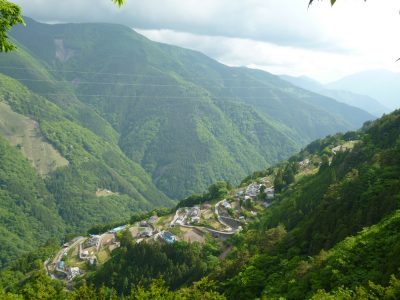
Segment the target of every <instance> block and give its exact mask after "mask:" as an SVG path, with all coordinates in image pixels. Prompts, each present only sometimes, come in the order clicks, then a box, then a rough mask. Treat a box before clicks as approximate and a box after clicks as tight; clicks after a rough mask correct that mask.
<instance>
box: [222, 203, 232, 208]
mask: <svg viewBox="0 0 400 300" xmlns="http://www.w3.org/2000/svg"><path fill="white" fill-rule="evenodd" d="M222 206H223V207H225V208H226V209H230V208H232V205H231V204H230V203H229V202H228V201H224V202H222Z"/></svg>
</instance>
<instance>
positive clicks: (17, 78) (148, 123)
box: [0, 18, 374, 257]
mask: <svg viewBox="0 0 400 300" xmlns="http://www.w3.org/2000/svg"><path fill="white" fill-rule="evenodd" d="M25 21H26V23H27V26H26V27H23V26H20V27H17V28H15V29H13V30H12V32H11V36H12V37H13V39H14V40H15V42H16V43H17V45H18V47H19V48H18V50H17V51H15V52H13V53H10V54H1V55H0V72H1V73H2V74H3V75H1V81H0V95H1V98H0V99H1V102H2V106H1V109H2V112H3V113H4V114H7V118H9V119H10V120H16V119H18V120H25V121H24V122H25V123H24V124H25V125H24V126H22V127H21V128H10V126H11V124H12V122H7V123H4V124H2V126H0V129H1V130H2V132H1V134H2V136H4V137H5V138H6V139H7V140H5V139H4V140H2V141H1V142H2V144H4V147H3V148H4V149H6V150H4V151H5V152H7V153H11V154H9V159H10V161H15V163H16V164H18V165H21V167H20V168H19V169H17V170H16V171H18V172H16V173H15V172H14V171H13V170H12V168H11V167H10V165H7V166H5V167H7V168H6V169H5V171H4V172H3V173H1V174H0V175H1V176H3V177H2V178H1V182H6V184H5V185H2V187H1V189H2V191H3V192H5V193H8V194H9V197H8V198H9V202H10V203H13V201H14V202H15V201H17V200H16V199H18V198H19V197H22V199H24V201H22V202H18V201H17V202H18V203H19V204H18V205H7V206H5V208H4V209H5V212H6V214H7V215H8V219H9V220H11V221H8V225H7V226H5V227H2V228H1V230H2V231H3V232H6V233H7V234H8V236H10V237H12V238H10V239H8V238H7V239H5V240H4V243H2V246H1V247H2V248H1V251H2V252H5V253H6V255H5V256H8V257H9V256H10V255H17V254H18V253H17V252H15V248H14V246H13V243H11V242H10V241H11V240H18V241H19V244H21V245H23V244H24V242H27V241H28V242H29V243H30V244H31V245H32V246H35V245H38V244H39V243H40V241H43V240H44V239H45V237H46V238H48V237H49V234H50V237H59V236H61V235H62V234H63V233H65V232H82V231H84V230H86V229H87V228H88V227H90V226H92V225H94V224H98V223H104V222H112V221H115V220H121V219H123V218H126V217H128V216H129V215H130V214H131V213H132V212H134V211H140V210H148V209H150V208H152V207H155V206H172V205H173V203H174V201H173V200H171V199H180V198H183V197H185V196H188V195H190V194H192V193H197V192H202V191H204V190H205V189H206V188H207V187H208V185H210V184H211V183H213V182H215V181H217V180H221V179H223V180H227V181H230V182H232V183H238V181H239V180H240V179H242V178H243V177H245V176H246V175H248V174H249V173H251V172H252V171H254V170H257V169H263V168H265V167H267V166H268V165H271V164H273V163H276V162H278V161H280V160H282V159H285V158H287V157H289V156H290V155H291V154H293V153H294V152H295V151H297V150H299V149H300V148H301V147H303V146H304V145H305V144H306V143H308V142H310V141H312V140H314V139H316V138H319V137H322V136H325V135H327V134H333V133H336V132H338V131H342V132H344V131H347V130H352V129H357V128H359V127H360V126H361V125H362V124H363V123H364V122H365V121H367V120H371V119H374V116H373V115H371V114H369V113H367V112H366V111H364V110H361V109H359V108H356V107H352V106H348V105H346V104H343V103H340V102H337V101H336V100H334V99H332V98H328V97H325V96H322V95H319V94H316V93H313V92H310V91H307V90H304V89H301V88H298V87H296V86H294V85H292V84H290V83H288V82H286V81H284V80H282V79H280V78H279V77H278V76H274V75H272V74H269V73H266V72H263V71H258V70H251V69H246V68H232V67H227V66H225V65H223V64H220V63H218V62H216V61H215V60H212V59H210V58H208V57H207V56H205V55H203V54H201V53H199V52H195V51H191V50H186V49H182V48H178V47H174V46H169V45H165V44H159V43H155V42H152V41H150V40H148V39H146V38H144V37H143V36H141V35H139V34H137V33H136V32H134V31H133V30H131V29H130V28H128V27H124V26H120V25H111V24H58V25H48V24H41V23H38V22H35V21H34V20H31V19H29V18H26V19H25ZM32 128H33V129H34V130H33V129H32ZM32 130H33V131H32ZM29 132H33V133H32V134H30V133H29ZM22 136H23V138H22ZM11 145H13V146H14V147H16V148H18V149H21V150H22V151H14V150H11V148H12V146H11ZM41 145H43V147H42V146H41ZM46 149H51V150H49V151H51V152H52V153H53V154H54V155H53V156H52V157H53V158H52V162H51V164H45V166H43V164H42V163H41V161H43V160H47V159H48V153H49V151H47V150H46ZM24 156H25V158H28V159H29V160H30V161H31V164H28V163H27V162H26V161H25V162H24V159H25V158H24ZM10 164H11V163H10ZM32 166H33V167H35V168H36V169H33V167H32ZM13 172H14V173H15V174H14V173H13ZM35 172H36V174H42V176H36V175H35V176H34V178H33V179H32V180H34V181H33V183H34V185H35V189H33V188H32V187H31V186H29V185H26V184H24V182H25V181H21V178H23V177H21V176H20V175H19V173H24V174H25V176H28V175H29V174H35ZM10 174H13V175H12V176H10ZM28 177H29V176H28ZM27 182H29V180H28V181H27ZM16 185H18V186H20V190H21V191H26V192H24V194H23V196H20V194H18V193H20V192H21V191H19V192H18V193H16V192H15V191H14V190H13V189H12V188H11V187H15V186H16ZM29 190H32V191H34V194H35V197H34V198H35V201H38V203H37V204H35V203H33V202H32V201H31V199H30V198H29V197H28V196H27V195H28V194H29V193H28V191H29ZM104 191H105V193H106V194H107V193H108V194H107V195H108V197H104V196H102V195H103V192H104ZM10 199H11V200H10ZM13 199H14V200H13ZM44 208H46V209H50V210H51V214H52V215H53V216H54V217H53V218H52V219H47V218H44V217H43V216H44V215H46V214H47V212H46V211H45V210H44ZM10 216H12V217H10ZM27 216H30V217H31V216H33V217H34V218H35V221H34V222H35V223H36V224H37V226H36V227H32V228H46V227H47V226H53V225H52V224H56V225H54V226H56V227H55V228H59V230H58V229H55V230H54V232H52V233H46V236H45V237H43V239H42V240H35V241H32V239H31V238H32V234H33V233H32V232H31V231H29V230H25V229H21V226H28V225H26V224H25V223H23V222H20V220H21V219H23V218H26V217H27ZM51 220H53V221H51ZM49 222H50V223H49ZM24 224H25V225H24ZM35 230H36V229H35ZM37 231H38V232H40V230H39V229H38V230H37ZM19 250H20V251H22V250H25V249H24V248H23V247H21V248H19Z"/></svg>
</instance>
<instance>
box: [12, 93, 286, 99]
mask: <svg viewBox="0 0 400 300" xmlns="http://www.w3.org/2000/svg"><path fill="white" fill-rule="evenodd" d="M7 92H8V93H10V94H11V95H21V96H26V93H14V92H10V91H7ZM34 94H36V95H39V96H42V97H48V96H52V97H63V96H76V97H78V98H79V97H107V98H132V99H141V98H150V99H189V100H190V99H204V98H209V99H223V100H229V99H232V100H233V99H234V100H240V99H268V98H271V97H246V96H241V97H233V96H221V97H219V96H213V95H193V96H157V95H155V96H149V95H144V96H141V95H129V96H128V95H121V96H119V95H105V94H73V93H71V94H68V93H62V94H61V93H35V92H34ZM287 98H289V97H287ZM279 99H282V97H280V98H279Z"/></svg>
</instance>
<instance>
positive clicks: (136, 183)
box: [0, 75, 173, 260]
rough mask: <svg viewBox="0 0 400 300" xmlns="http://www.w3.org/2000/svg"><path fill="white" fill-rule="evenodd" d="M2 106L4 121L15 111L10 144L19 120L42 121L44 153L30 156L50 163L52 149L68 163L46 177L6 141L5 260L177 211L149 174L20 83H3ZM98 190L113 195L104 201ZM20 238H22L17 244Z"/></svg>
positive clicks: (6, 126)
mask: <svg viewBox="0 0 400 300" xmlns="http://www.w3.org/2000/svg"><path fill="white" fill-rule="evenodd" d="M0 101H1V107H2V108H3V113H4V112H5V111H7V113H8V115H7V117H8V118H10V120H6V121H8V122H2V124H1V128H2V131H3V132H7V133H8V134H6V135H5V136H6V137H7V138H9V139H10V140H12V139H13V137H15V138H17V137H18V135H20V134H21V133H20V131H19V130H17V129H18V127H16V126H15V125H13V122H11V121H12V118H13V119H16V121H18V120H21V119H23V120H25V121H26V122H28V124H29V122H31V123H33V124H35V123H34V121H36V122H37V123H36V124H38V128H36V130H37V132H35V133H34V135H35V136H36V137H35V138H36V139H38V141H36V142H35V143H37V144H38V145H37V146H35V147H32V148H31V149H30V151H32V152H36V153H35V155H33V157H38V160H50V159H51V157H50V156H48V155H47V153H46V152H45V153H41V151H42V150H43V149H44V148H43V147H49V146H51V147H53V151H55V150H54V149H57V151H58V154H57V155H58V157H59V159H60V158H61V159H62V161H63V162H64V161H66V162H67V164H64V163H63V164H61V165H57V164H56V163H55V164H54V165H52V170H51V172H50V173H48V174H46V176H42V177H40V176H39V174H41V172H40V171H39V170H35V169H34V168H33V166H35V165H36V164H35V163H34V162H29V161H28V160H27V158H24V157H23V155H22V154H23V153H24V151H23V150H24V148H27V146H29V145H26V144H24V143H23V142H22V143H21V144H18V145H16V147H12V146H11V145H9V143H8V142H6V141H5V140H4V139H3V138H2V140H1V141H2V147H3V148H2V149H3V150H2V151H3V157H2V159H1V163H0V168H2V176H3V178H2V179H1V180H0V182H1V183H2V186H1V188H2V191H3V196H2V197H1V200H2V201H1V203H2V206H4V207H3V210H2V211H1V213H0V219H1V220H2V221H1V225H3V226H4V227H2V233H3V237H4V240H3V239H2V241H3V242H2V243H1V244H0V252H1V259H2V260H8V259H10V258H11V257H15V256H16V255H18V254H19V253H21V252H24V251H26V250H29V249H32V248H33V247H36V246H38V245H40V244H42V243H44V242H45V241H46V240H47V239H49V238H57V239H61V237H62V236H63V235H62V234H63V233H65V232H84V231H85V230H87V229H88V228H89V227H90V226H93V225H94V224H98V223H103V222H105V221H106V222H110V221H116V220H121V219H124V218H128V217H129V216H130V214H132V212H134V211H140V210H148V209H150V208H153V207H155V206H161V205H162V206H165V205H166V206H169V205H172V204H173V202H172V201H171V200H170V199H169V198H168V197H166V196H165V195H164V194H163V193H161V192H159V190H158V189H157V188H156V187H155V186H154V185H153V183H152V181H151V178H150V177H149V176H148V175H147V173H146V172H145V171H144V170H143V169H142V167H141V166H140V165H138V164H136V163H134V162H132V161H131V160H129V159H128V158H127V157H126V156H125V155H124V154H123V152H122V151H121V150H120V149H119V148H118V147H117V146H116V145H115V144H113V143H111V142H109V141H107V140H105V139H103V138H101V137H99V136H98V135H96V134H94V133H93V132H92V131H90V130H88V129H86V128H84V127H82V126H80V125H79V124H77V122H74V121H72V120H74V118H73V117H72V116H71V115H70V114H69V113H67V112H65V111H63V110H62V109H60V108H59V107H58V106H56V105H54V104H53V103H51V102H49V101H47V100H46V99H45V98H43V97H41V96H38V95H36V94H35V93H33V92H31V91H30V90H28V89H27V88H26V87H24V86H22V85H21V84H20V83H19V82H18V81H15V80H14V79H11V78H9V77H7V76H4V75H0ZM5 105H7V106H5ZM10 109H12V110H13V111H12V112H10V111H9V110H10ZM31 134H33V133H31ZM48 143H49V146H46V145H48ZM28 144H29V143H28ZM13 164H15V166H14V167H13ZM39 167H40V166H39ZM37 168H38V167H37ZM8 182H10V183H8ZM98 190H109V191H112V192H113V194H112V195H110V196H108V197H99V195H98V194H97V193H96V192H97V191H98ZM32 218H33V220H34V221H31V220H30V219H32ZM36 219H38V221H35V220H36ZM35 222H36V223H38V225H36V223H35ZM12 234H14V235H16V236H15V237H14V238H13V237H12ZM11 245H12V247H14V249H13V251H11V250H10V247H11ZM15 249H18V250H15Z"/></svg>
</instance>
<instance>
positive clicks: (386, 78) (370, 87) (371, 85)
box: [327, 70, 400, 110]
mask: <svg viewBox="0 0 400 300" xmlns="http://www.w3.org/2000/svg"><path fill="white" fill-rule="evenodd" d="M399 83H400V73H395V72H391V71H388V70H370V71H364V72H360V73H356V74H353V75H350V76H347V77H344V78H342V79H340V80H338V81H335V82H332V83H330V84H328V85H327V86H328V87H329V88H333V89H345V90H349V91H352V92H355V93H360V94H364V95H368V96H371V97H373V98H375V99H378V100H379V102H381V103H382V104H383V105H385V106H386V107H388V108H390V109H391V110H394V109H397V108H399V107H400V101H399V95H400V84H399Z"/></svg>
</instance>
